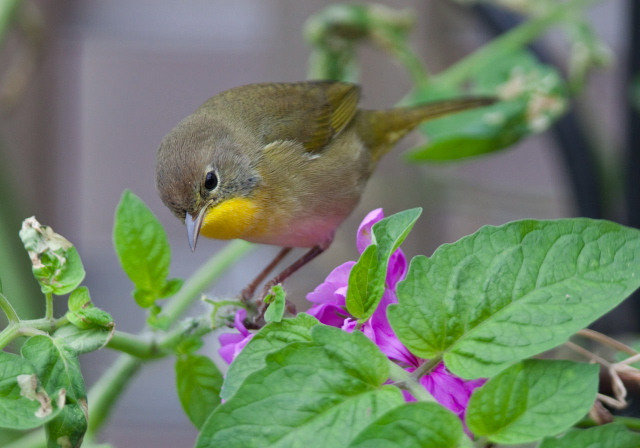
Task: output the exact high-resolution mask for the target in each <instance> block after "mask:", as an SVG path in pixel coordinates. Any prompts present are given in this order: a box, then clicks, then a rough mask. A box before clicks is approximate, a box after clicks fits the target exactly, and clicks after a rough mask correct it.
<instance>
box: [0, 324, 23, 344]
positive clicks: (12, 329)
mask: <svg viewBox="0 0 640 448" xmlns="http://www.w3.org/2000/svg"><path fill="white" fill-rule="evenodd" d="M19 335H20V324H18V323H11V324H9V325H7V326H6V327H5V329H4V330H2V331H1V332H0V349H3V348H5V347H6V346H7V345H8V344H9V343H10V342H11V341H13V340H14V339H15V338H16V337H18V336H19Z"/></svg>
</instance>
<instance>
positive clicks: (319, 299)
mask: <svg viewBox="0 0 640 448" xmlns="http://www.w3.org/2000/svg"><path fill="white" fill-rule="evenodd" d="M354 264H356V262H355V261H347V262H346V263H343V264H341V265H340V266H338V267H337V268H335V269H334V270H333V271H331V273H330V274H329V275H328V276H327V278H326V279H325V281H324V282H323V283H321V284H320V285H318V287H317V288H316V289H315V290H314V291H313V292H310V293H309V294H307V300H308V301H309V302H314V303H334V304H337V305H344V297H345V295H346V288H347V285H348V283H349V274H350V273H351V268H352V267H353V265H354ZM343 288H344V289H343ZM336 292H337V293H338V294H337V295H336Z"/></svg>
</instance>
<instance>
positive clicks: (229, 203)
mask: <svg viewBox="0 0 640 448" xmlns="http://www.w3.org/2000/svg"><path fill="white" fill-rule="evenodd" d="M360 90H361V89H360V86H359V85H357V84H352V83H347V82H340V81H303V82H292V83H258V84H249V85H243V86H238V87H234V88H231V89H229V90H226V91H224V92H222V93H219V94H217V95H215V96H213V97H211V98H209V99H208V100H207V101H206V102H204V103H203V104H202V105H201V106H200V107H199V108H198V109H197V110H196V111H195V112H194V113H193V114H191V115H189V116H188V117H187V118H185V119H184V120H182V121H181V122H180V123H178V124H177V126H176V127H175V128H173V129H172V130H171V131H170V132H169V133H168V134H167V135H166V136H165V137H164V139H163V140H162V142H161V144H160V146H159V148H158V152H157V158H156V186H157V190H158V193H159V195H160V198H161V199H162V201H163V203H164V204H165V205H166V206H167V207H168V208H169V209H170V210H171V212H172V213H173V214H174V215H175V216H176V217H177V218H178V219H180V220H181V221H182V222H183V223H184V224H186V227H187V238H188V241H189V245H190V247H191V250H192V251H193V250H195V247H196V243H197V241H198V237H199V236H200V235H202V236H205V237H209V238H214V239H219V240H230V239H243V240H246V241H249V242H253V243H261V244H269V245H274V246H280V247H281V248H282V249H281V251H280V252H279V253H278V255H277V256H276V257H275V259H274V260H273V261H272V262H271V263H269V264H268V265H267V266H266V268H265V269H264V270H263V271H262V272H260V274H259V275H258V276H257V277H256V278H255V279H254V280H253V281H252V282H250V283H249V284H248V285H247V287H246V288H244V289H243V291H242V293H241V294H240V295H241V297H242V299H243V300H244V301H250V300H251V299H252V298H253V297H254V295H255V291H256V289H257V287H258V286H259V285H260V284H261V283H262V282H263V281H264V280H265V279H266V278H267V276H268V275H269V274H270V273H271V272H272V271H273V270H274V269H275V267H276V266H277V265H278V264H279V263H280V262H281V261H282V260H283V259H284V258H285V256H286V255H287V254H288V253H289V252H290V251H291V250H292V248H307V249H308V251H307V252H306V253H305V254H304V255H302V257H300V258H298V259H297V260H296V261H295V262H294V263H293V264H291V265H290V266H288V267H287V268H286V269H284V270H283V271H282V272H281V273H279V274H278V275H276V276H275V277H273V278H272V279H271V280H270V281H269V282H267V283H266V284H265V285H264V289H263V294H262V296H263V297H264V296H265V295H267V294H268V293H269V291H270V289H271V288H272V287H273V286H275V285H277V284H280V283H282V282H283V281H284V280H285V279H286V278H288V277H289V276H291V275H292V274H293V273H294V272H296V271H297V270H298V269H300V268H301V267H302V266H304V265H305V264H307V263H308V262H310V261H311V260H312V259H314V258H315V257H317V256H318V255H320V254H321V253H322V252H324V251H325V250H326V249H327V248H328V247H329V246H330V245H331V242H332V241H333V238H334V235H335V232H336V230H337V229H338V227H339V226H340V224H341V223H342V222H343V221H344V220H345V219H346V218H347V217H348V216H349V215H350V214H351V212H352V211H353V210H354V208H355V207H356V206H357V204H358V202H359V200H360V197H361V196H362V194H363V191H364V189H365V186H366V184H367V181H368V180H369V178H370V177H371V175H372V174H373V172H374V170H375V168H376V165H377V164H378V162H379V160H380V159H381V157H382V156H384V155H385V154H386V153H388V152H389V151H390V150H391V149H392V148H393V147H394V145H395V144H396V143H397V142H398V141H399V140H400V139H401V138H402V137H404V136H405V135H406V134H407V133H408V132H410V131H411V130H413V129H414V128H415V127H416V126H417V125H419V124H420V123H422V122H425V121H427V120H431V119H434V118H439V117H442V116H444V115H448V114H452V113H455V112H460V111H464V110H467V109H472V108H477V107H482V106H488V105H490V104H492V103H494V102H495V100H494V99H493V98H489V97H467V98H458V99H451V100H443V101H438V102H433V103H428V104H422V105H417V106H407V107H396V108H390V109H385V110H366V109H361V108H359V107H358V104H359V100H360Z"/></svg>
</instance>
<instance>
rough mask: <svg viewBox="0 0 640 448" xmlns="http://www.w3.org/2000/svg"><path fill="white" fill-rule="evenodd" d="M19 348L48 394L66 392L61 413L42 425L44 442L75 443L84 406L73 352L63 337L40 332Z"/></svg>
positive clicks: (84, 426)
mask: <svg viewBox="0 0 640 448" xmlns="http://www.w3.org/2000/svg"><path fill="white" fill-rule="evenodd" d="M20 351H21V353H22V356H24V358H25V359H28V360H29V361H31V363H32V364H33V365H34V367H35V370H36V372H37V374H38V378H39V379H40V381H41V383H42V387H43V388H44V389H45V390H46V391H47V392H48V393H49V394H50V395H51V393H52V392H53V391H57V390H60V389H65V390H66V392H67V395H66V404H65V407H64V409H63V410H62V413H61V414H60V415H58V416H57V417H56V418H54V419H53V420H52V421H51V422H49V423H48V424H47V426H46V432H47V443H48V446H50V447H57V446H65V444H66V446H68V447H74V448H75V447H79V446H80V445H81V444H82V438H83V437H84V433H85V431H86V430H87V421H88V409H87V392H86V390H85V386H84V379H83V378H82V372H81V371H80V363H79V361H78V356H77V355H76V352H75V351H74V350H73V349H72V348H71V347H70V346H69V345H68V344H67V343H66V342H65V341H64V340H62V339H60V338H51V337H49V336H44V335H43V336H40V335H38V336H33V337H31V338H29V339H28V340H27V341H26V342H25V343H24V344H23V345H22V348H21V350H20Z"/></svg>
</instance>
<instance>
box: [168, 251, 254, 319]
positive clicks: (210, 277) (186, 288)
mask: <svg viewBox="0 0 640 448" xmlns="http://www.w3.org/2000/svg"><path fill="white" fill-rule="evenodd" d="M252 248H253V244H251V243H247V242H246V241H242V240H236V241H232V242H231V243H229V244H227V246H226V247H225V248H224V249H222V250H221V251H220V252H218V253H217V254H216V255H214V256H213V257H211V258H210V259H209V260H208V261H207V262H206V263H205V264H203V265H202V266H201V267H200V269H198V270H197V271H196V272H195V273H194V274H193V275H192V276H191V277H189V279H188V280H187V281H186V282H185V284H184V285H183V286H182V289H180V291H179V292H178V294H176V296H175V297H174V298H173V300H171V302H170V303H169V304H168V305H167V306H166V307H165V309H164V313H163V314H164V315H165V316H166V317H167V319H168V320H169V322H170V323H172V324H173V323H175V322H176V321H177V320H178V319H179V318H180V316H182V315H183V314H184V312H185V311H186V310H187V309H188V308H189V307H190V306H191V305H192V304H193V302H195V301H196V300H197V299H199V298H200V295H201V294H202V291H203V290H204V289H205V288H206V287H207V286H208V285H209V284H210V283H211V282H213V281H214V280H215V279H217V278H218V277H219V276H220V275H221V274H222V273H223V272H224V271H225V270H227V269H228V268H229V267H230V266H231V265H232V264H234V263H235V262H236V261H238V260H239V259H240V258H241V257H243V256H244V255H246V254H247V252H249V251H250V250H251V249H252Z"/></svg>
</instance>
